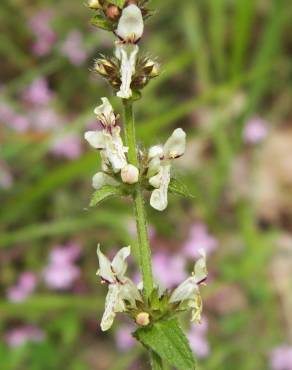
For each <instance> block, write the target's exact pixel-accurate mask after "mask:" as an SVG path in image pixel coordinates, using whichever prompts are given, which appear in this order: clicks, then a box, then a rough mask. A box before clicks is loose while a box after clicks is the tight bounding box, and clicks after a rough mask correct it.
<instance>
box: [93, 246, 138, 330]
mask: <svg viewBox="0 0 292 370" xmlns="http://www.w3.org/2000/svg"><path fill="white" fill-rule="evenodd" d="M130 253H131V247H125V248H122V249H121V250H120V251H119V252H118V253H117V254H116V256H115V257H114V259H113V260H112V262H110V260H109V259H108V258H107V257H106V256H105V255H104V254H103V253H102V252H101V251H100V248H99V246H98V248H97V256H98V260H99V270H98V271H97V275H99V276H100V277H101V279H102V282H103V283H104V284H108V286H109V288H108V294H107V297H106V300H105V311H104V314H103V317H102V320H101V325H100V326H101V330H102V331H106V330H108V329H110V327H111V326H112V324H113V321H114V318H115V316H116V313H118V312H124V311H126V309H127V308H126V303H125V301H127V302H128V303H129V305H130V307H132V308H136V301H142V297H141V294H140V292H139V290H138V289H137V287H136V285H135V284H134V283H133V282H132V280H131V279H129V278H127V277H126V276H125V273H126V271H127V263H126V259H127V257H129V255H130Z"/></svg>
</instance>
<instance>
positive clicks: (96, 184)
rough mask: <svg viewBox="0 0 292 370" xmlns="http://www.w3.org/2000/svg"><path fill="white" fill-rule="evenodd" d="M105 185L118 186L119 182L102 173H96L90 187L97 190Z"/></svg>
mask: <svg viewBox="0 0 292 370" xmlns="http://www.w3.org/2000/svg"><path fill="white" fill-rule="evenodd" d="M105 185H112V186H118V185H119V182H118V181H117V180H115V179H114V178H113V177H111V176H109V175H107V174H106V173H104V172H98V173H96V174H95V175H94V176H93V178H92V187H93V188H94V189H96V190H99V189H101V188H102V187H104V186H105Z"/></svg>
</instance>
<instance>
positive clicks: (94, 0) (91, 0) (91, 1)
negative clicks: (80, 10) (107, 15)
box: [88, 0, 102, 9]
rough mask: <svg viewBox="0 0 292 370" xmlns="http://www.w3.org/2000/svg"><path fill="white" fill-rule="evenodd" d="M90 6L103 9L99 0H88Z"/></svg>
mask: <svg viewBox="0 0 292 370" xmlns="http://www.w3.org/2000/svg"><path fill="white" fill-rule="evenodd" d="M88 7H89V8H90V9H101V8H102V6H101V5H100V2H99V0H88Z"/></svg>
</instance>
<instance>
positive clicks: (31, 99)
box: [21, 77, 53, 106]
mask: <svg viewBox="0 0 292 370" xmlns="http://www.w3.org/2000/svg"><path fill="white" fill-rule="evenodd" d="M21 95H22V99H23V101H24V102H26V103H29V104H32V105H36V106H38V105H47V104H49V103H50V101H51V100H52V98H53V93H52V91H51V90H50V89H49V86H48V81H47V80H46V79H45V78H44V77H40V78H37V79H36V80H34V81H33V82H32V83H31V84H30V85H29V86H28V87H27V88H26V89H24V90H23V92H22V94H21Z"/></svg>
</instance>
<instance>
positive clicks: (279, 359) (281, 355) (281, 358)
mask: <svg viewBox="0 0 292 370" xmlns="http://www.w3.org/2000/svg"><path fill="white" fill-rule="evenodd" d="M270 366H271V369H272V370H292V346H288V345H282V346H279V347H278V348H275V349H274V350H273V351H272V352H271V354H270Z"/></svg>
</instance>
